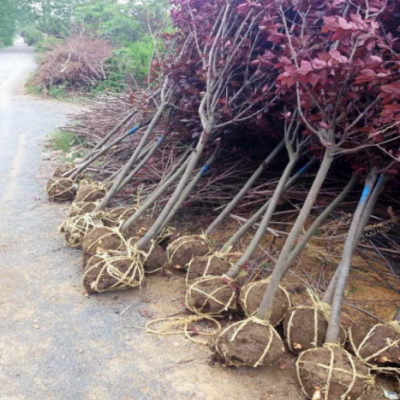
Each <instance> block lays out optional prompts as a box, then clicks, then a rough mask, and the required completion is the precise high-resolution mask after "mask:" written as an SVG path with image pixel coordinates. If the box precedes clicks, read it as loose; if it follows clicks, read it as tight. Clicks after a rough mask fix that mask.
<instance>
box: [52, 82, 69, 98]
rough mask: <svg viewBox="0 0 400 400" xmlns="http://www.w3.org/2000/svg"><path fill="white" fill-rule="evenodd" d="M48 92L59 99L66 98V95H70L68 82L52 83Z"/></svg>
mask: <svg viewBox="0 0 400 400" xmlns="http://www.w3.org/2000/svg"><path fill="white" fill-rule="evenodd" d="M47 94H48V95H49V96H50V97H54V98H55V99H57V100H64V99H65V98H66V97H68V93H67V84H66V83H65V84H62V85H52V86H50V87H49V89H48V93H47Z"/></svg>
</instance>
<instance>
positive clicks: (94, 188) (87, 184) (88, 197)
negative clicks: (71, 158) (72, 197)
mask: <svg viewBox="0 0 400 400" xmlns="http://www.w3.org/2000/svg"><path fill="white" fill-rule="evenodd" d="M86 188H90V190H89V191H88V192H87V193H84V192H85V190H86ZM82 193H83V194H82ZM96 193H98V194H96ZM106 193H107V188H106V186H105V185H104V183H103V182H100V181H92V180H91V179H86V180H83V181H81V182H80V184H79V188H78V191H77V193H76V202H93V201H96V200H100V199H101V198H103V197H104V196H105V195H106Z"/></svg>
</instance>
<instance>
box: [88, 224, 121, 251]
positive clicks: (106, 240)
mask: <svg viewBox="0 0 400 400" xmlns="http://www.w3.org/2000/svg"><path fill="white" fill-rule="evenodd" d="M82 248H83V251H84V252H85V253H86V254H89V255H94V254H99V253H104V252H108V251H110V250H113V251H127V249H128V243H127V241H126V240H125V238H124V236H123V235H122V233H121V232H119V231H118V229H116V228H108V227H96V228H93V229H92V230H91V231H90V232H89V233H88V234H87V235H86V237H85V238H84V240H83V246H82Z"/></svg>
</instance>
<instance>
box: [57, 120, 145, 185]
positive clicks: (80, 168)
mask: <svg viewBox="0 0 400 400" xmlns="http://www.w3.org/2000/svg"><path fill="white" fill-rule="evenodd" d="M147 124H148V121H147V122H145V123H144V124H141V125H139V126H136V127H135V128H133V129H131V130H130V131H129V132H127V133H126V134H125V135H123V136H121V137H119V138H118V139H115V140H114V141H113V142H111V143H109V144H108V145H107V146H105V147H103V148H102V149H101V150H100V151H99V152H98V153H95V154H94V155H93V156H92V157H91V158H89V159H88V160H87V161H85V162H84V163H82V164H80V165H79V166H78V167H77V168H76V169H74V170H72V171H68V173H67V174H64V175H65V176H70V177H71V178H76V177H77V176H78V175H79V174H80V173H81V172H83V171H84V170H85V169H86V168H87V167H88V166H89V165H92V164H93V163H94V162H95V161H96V160H97V159H99V158H100V157H101V156H102V155H104V154H105V153H107V151H108V150H110V149H111V148H112V147H114V146H117V145H119V144H120V143H121V142H122V141H123V140H125V139H126V138H127V137H128V136H130V135H132V134H133V133H135V132H137V131H138V130H139V129H140V128H142V127H144V126H146V125H147Z"/></svg>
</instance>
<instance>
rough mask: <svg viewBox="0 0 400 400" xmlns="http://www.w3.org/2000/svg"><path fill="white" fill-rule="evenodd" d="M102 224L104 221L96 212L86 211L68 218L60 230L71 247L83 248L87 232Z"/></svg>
mask: <svg viewBox="0 0 400 400" xmlns="http://www.w3.org/2000/svg"><path fill="white" fill-rule="evenodd" d="M102 226H103V223H102V222H101V220H100V219H99V218H98V217H97V216H96V215H95V214H94V213H86V214H83V215H77V216H76V217H72V218H67V219H66V220H65V222H64V223H63V224H62V225H61V227H60V232H61V234H62V235H63V236H64V239H65V241H66V243H68V244H69V245H70V246H71V247H75V248H81V247H82V244H83V240H84V239H85V237H86V236H87V234H88V233H89V232H90V231H91V230H92V229H93V228H98V227H102Z"/></svg>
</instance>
